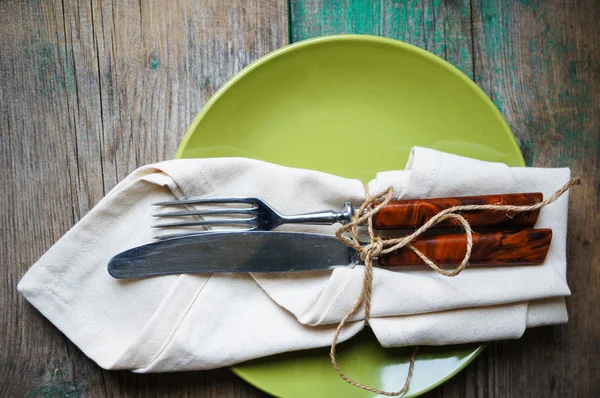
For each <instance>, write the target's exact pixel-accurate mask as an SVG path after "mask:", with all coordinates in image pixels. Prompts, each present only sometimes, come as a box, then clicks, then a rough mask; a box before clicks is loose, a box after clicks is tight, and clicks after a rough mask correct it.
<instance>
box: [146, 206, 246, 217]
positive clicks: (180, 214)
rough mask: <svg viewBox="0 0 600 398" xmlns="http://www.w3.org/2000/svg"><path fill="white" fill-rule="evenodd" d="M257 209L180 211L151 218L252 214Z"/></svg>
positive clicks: (156, 214)
mask: <svg viewBox="0 0 600 398" xmlns="http://www.w3.org/2000/svg"><path fill="white" fill-rule="evenodd" d="M256 209H257V208H256V207H249V208H247V209H205V210H180V211H168V212H163V213H155V214H152V217H183V216H210V215H228V214H252V213H253V212H254V211H255V210H256Z"/></svg>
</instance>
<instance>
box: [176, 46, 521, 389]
mask: <svg viewBox="0 0 600 398" xmlns="http://www.w3.org/2000/svg"><path fill="white" fill-rule="evenodd" d="M414 145H420V146H426V147H430V148H435V149H439V150H443V151H446V152H452V153H456V154H459V155H464V156H470V157H473V158H479V159H484V160H491V161H500V162H504V163H506V164H508V165H511V166H524V161H523V158H522V156H521V152H520V150H519V147H518V145H517V143H516V141H515V139H514V137H513V135H512V133H511V131H510V128H509V127H508V125H507V124H506V122H505V121H504V119H503V118H502V116H501V114H500V112H498V110H497V109H496V107H495V106H494V104H493V103H492V102H491V101H490V99H489V98H488V97H487V96H486V95H485V94H484V93H483V92H482V91H481V90H480V89H479V88H478V87H477V86H476V85H475V84H474V83H473V82H472V81H471V80H469V78H468V77H467V76H465V75H464V74H462V73H461V72H460V71H459V70H457V69H456V68H454V67H453V66H452V65H450V64H448V63H447V62H445V61H444V60H442V59H440V58H438V57H436V56H435V55H432V54H430V53H428V52H426V51H424V50H421V49H419V48H416V47H413V46H411V45H408V44H405V43H402V42H399V41H395V40H390V39H384V38H380V37H372V36H356V35H343V36H329V37H322V38H315V39H311V40H307V41H304V42H300V43H296V44H293V45H289V46H287V47H284V48H281V49H279V50H277V51H275V52H273V53H271V54H269V55H267V56H265V57H263V58H261V59H259V60H258V61H256V62H254V63H253V64H251V65H249V66H248V67H246V68H245V69H244V70H242V71H241V72H240V73H238V74H237V75H236V76H235V77H233V78H232V79H231V80H230V81H229V82H228V83H227V84H225V85H224V86H223V87H222V88H221V89H220V90H219V91H218V92H217V93H216V94H215V95H214V96H213V97H212V98H211V99H210V100H209V101H208V102H207V103H206V105H205V106H204V108H203V109H202V111H201V112H200V113H199V114H198V116H197V117H196V119H195V120H194V122H193V123H192V125H191V126H190V128H189V130H188V131H187V133H186V135H185V137H184V139H183V141H182V143H181V145H180V147H179V150H178V151H177V155H176V157H177V158H193V157H221V156H243V157H249V158H255V159H261V160H265V161H269V162H273V163H278V164H282V165H286V166H291V167H302V168H309V169H315V170H321V171H325V172H329V173H333V174H338V175H341V176H346V177H353V178H359V179H362V180H363V181H367V180H369V179H371V178H372V177H374V176H375V173H376V172H377V171H380V170H390V169H401V168H403V167H404V164H405V162H406V160H407V158H408V154H409V150H410V148H411V147H412V146H414ZM482 349H483V347H482V346H480V345H466V346H452V347H431V348H423V349H422V350H421V352H420V354H419V356H418V360H417V363H416V366H415V374H414V377H413V381H412V383H411V386H410V390H409V391H408V393H407V396H416V395H419V394H421V393H423V392H425V391H427V390H430V389H432V388H433V387H435V386H437V385H439V384H441V383H442V382H444V381H445V380H448V379H449V378H450V377H452V376H453V375H454V374H456V373H457V372H458V371H460V370H461V369H462V368H464V367H465V366H466V365H467V364H468V363H469V362H470V361H472V360H473V359H474V358H475V357H476V356H477V355H478V354H479V353H480V352H481V350H482ZM327 352H328V350H327V349H326V348H324V349H317V350H310V351H301V352H294V353H289V354H284V355H277V356H272V357H268V358H264V359H260V360H256V361H252V362H249V363H246V364H243V365H240V366H236V367H235V368H233V371H234V372H235V373H236V374H238V375H239V376H240V377H242V378H243V379H245V380H246V381H248V382H249V383H251V384H253V385H255V386H256V387H258V388H260V389H262V390H264V391H266V392H268V393H271V394H273V395H276V396H281V397H285V398H296V397H303V398H304V397H348V396H356V397H371V396H373V394H372V393H368V392H365V391H361V390H358V389H356V388H354V387H352V386H350V385H348V384H346V383H344V382H343V381H342V380H341V379H340V378H339V377H338V376H337V374H336V373H335V371H334V370H333V369H332V367H331V364H330V363H329V358H328V356H327ZM409 354H410V349H383V348H381V347H380V346H379V344H378V343H377V342H376V340H375V338H374V337H373V336H372V335H371V333H370V332H369V331H365V332H363V333H361V334H360V335H359V336H356V337H355V338H353V339H352V340H351V341H349V342H347V343H345V344H342V345H341V350H340V364H341V366H342V367H343V368H344V369H345V370H346V371H347V374H348V375H349V376H350V377H352V378H356V379H357V380H359V381H361V382H363V383H366V384H369V385H371V386H374V387H377V388H383V389H389V390H397V389H399V388H400V386H401V385H402V384H403V382H404V377H405V374H406V371H407V369H408V357H409Z"/></svg>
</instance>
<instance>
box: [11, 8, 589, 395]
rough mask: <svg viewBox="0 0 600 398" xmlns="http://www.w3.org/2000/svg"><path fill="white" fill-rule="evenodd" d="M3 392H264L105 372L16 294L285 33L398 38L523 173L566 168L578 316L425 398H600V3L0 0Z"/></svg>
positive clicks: (190, 378) (203, 380) (493, 349)
mask: <svg viewBox="0 0 600 398" xmlns="http://www.w3.org/2000/svg"><path fill="white" fill-rule="evenodd" d="M0 20H1V23H0V43H1V44H0V104H1V106H0V132H1V140H0V143H1V148H2V149H1V151H2V158H1V162H2V163H1V167H2V171H3V173H2V190H1V192H0V198H1V202H0V203H1V204H2V212H1V214H2V215H1V217H2V222H1V226H2V238H1V241H2V246H1V248H2V249H1V252H2V268H1V271H0V286H1V287H0V336H1V339H0V396H2V397H19V396H28V397H33V396H41V397H88V396H89V397H104V396H111V397H112V396H118V397H151V396H172V397H184V396H202V397H230V396H231V397H233V396H235V397H259V396H264V394H263V393H261V392H260V391H258V390H256V389H255V388H253V387H252V386H250V385H248V384H246V383H245V382H243V381H242V380H240V379H238V378H237V377H235V376H234V375H233V374H232V373H230V372H229V371H228V370H226V369H223V370H215V371H210V372H193V373H180V374H159V375H137V374H132V373H129V372H126V371H119V372H116V371H105V370H102V369H100V368H99V367H98V366H97V365H96V364H95V363H93V362H92V361H91V360H89V359H88V358H87V357H85V355H83V354H82V353H81V351H80V350H79V349H78V348H77V347H75V346H74V345H73V344H72V343H71V342H70V341H68V340H67V339H66V338H65V337H64V336H63V335H62V334H61V333H60V332H59V331H58V330H57V329H56V328H55V327H54V326H52V325H51V324H50V323H49V322H48V321H47V320H46V319H45V318H44V317H42V316H41V315H40V314H39V313H38V312H37V311H36V310H35V309H34V308H33V307H32V306H31V305H29V304H28V303H27V302H26V301H25V300H24V299H23V298H22V297H21V296H20V295H19V294H17V292H16V285H17V282H18V280H19V279H20V278H21V276H22V275H23V274H24V273H25V272H26V271H27V269H28V268H29V266H30V265H31V264H32V263H33V262H35V261H36V259H37V258H38V257H39V256H40V255H41V254H42V253H44V252H45V251H46V250H47V249H48V248H49V247H50V246H51V245H52V244H53V243H54V242H55V241H56V240H58V239H59V237H60V236H61V235H62V234H64V233H65V232H66V231H67V230H68V229H69V228H70V227H72V226H73V225H74V224H75V223H76V222H77V220H79V219H80V218H81V217H82V216H83V215H85V214H86V213H87V212H88V211H89V210H90V209H91V208H92V207H93V206H94V205H95V204H96V203H97V202H98V201H99V200H100V199H101V198H102V197H103V196H104V194H106V192H108V190H110V189H111V188H112V187H113V186H114V185H115V184H116V183H117V182H118V181H119V180H121V179H122V178H124V177H125V176H126V175H127V174H128V173H129V172H131V171H132V170H134V169H135V168H136V167H138V166H140V165H143V164H146V163H150V162H156V161H160V160H165V159H169V158H172V157H173V155H174V153H175V150H176V148H177V146H178V144H179V141H180V139H181V138H182V135H183V134H184V132H185V130H186V128H187V126H188V125H189V123H190V122H191V121H192V119H193V118H194V116H195V115H196V113H197V112H198V111H199V110H200V108H201V107H202V105H203V104H204V102H205V101H206V100H207V99H208V98H209V97H210V95H211V94H212V93H213V92H214V91H215V90H216V89H218V88H219V87H220V86H221V85H222V84H223V83H224V82H225V81H226V80H227V79H228V78H230V77H231V76H233V75H234V73H235V72H237V71H239V70H240V69H241V68H242V67H244V66H245V65H247V64H248V63H250V62H252V61H253V60H255V59H257V58H258V57H260V56H262V55H264V54H266V53H268V52H269V51H272V50H274V49H276V48H278V47H281V46H283V45H285V44H287V43H289V42H295V41H298V40H302V39H306V38H310V37H314V36H319V35H326V34H333V33H346V32H351V33H367V34H374V35H382V36H388V37H392V38H396V39H400V40H404V41H406V42H409V43H412V44H414V45H417V46H419V47H422V48H424V49H426V50H428V51H431V52H433V53H435V54H437V55H439V56H441V57H443V58H445V59H447V60H448V61H450V62H451V63H452V64H454V65H456V66H457V67H458V68H460V69H461V70H462V71H463V72H464V73H466V74H467V75H468V76H470V77H471V78H472V79H474V80H475V82H477V84H479V86H480V87H481V88H482V89H483V90H484V91H485V92H486V93H487V94H488V95H489V96H490V97H491V98H492V99H493V101H494V102H495V104H496V105H497V106H498V108H499V109H500V110H501V111H502V113H503V114H504V116H505V118H506V119H507V120H508V122H509V124H510V125H511V127H512V129H513V131H514V133H515V135H516V136H517V139H518V141H519V144H520V146H521V149H522V151H523V153H524V155H525V158H526V160H527V164H528V165H529V166H542V167H558V166H568V167H570V168H571V170H572V172H573V174H574V175H578V176H580V177H582V178H583V185H582V186H580V187H577V188H576V190H575V191H574V192H573V193H572V195H571V207H570V220H569V244H568V253H569V254H568V255H569V272H568V274H569V275H568V281H569V285H570V287H571V289H572V292H573V294H572V296H571V297H570V298H569V299H568V300H567V304H568V309H569V313H570V321H569V323H568V324H567V325H561V326H554V327H543V328H538V329H533V330H529V331H527V332H526V333H525V336H524V337H523V338H521V339H520V340H518V341H506V342H497V343H492V344H491V345H490V346H489V347H488V348H487V349H486V350H485V352H484V353H483V355H481V357H479V358H478V359H477V360H476V361H475V362H474V363H473V364H471V365H470V366H469V367H468V368H467V369H466V370H465V371H463V372H461V373H460V374H459V375H458V376H456V377H455V378H453V379H452V380H451V381H449V382H448V383H446V384H444V385H443V386H441V387H439V388H437V389H436V390H434V391H433V392H431V393H430V394H429V395H428V396H431V397H437V396H440V397H441V396H444V397H487V396H494V397H496V396H507V397H511V396H514V397H564V396H568V397H571V396H573V397H592V396H600V316H599V315H598V310H597V305H599V304H600V249H599V248H600V245H599V244H598V243H597V240H598V239H600V218H599V217H598V211H600V207H599V201H598V195H599V188H600V164H599V162H600V24H599V21H600V2H597V1H595V0H573V1H571V2H563V1H559V0H547V1H542V0H539V1H532V0H528V1H525V0H520V1H501V0H497V1H490V0H479V1H475V0H472V1H466V0H441V1H440V0H437V1H423V2H421V1H394V2H371V1H368V0H348V1H339V0H336V1H324V0H292V1H288V2H285V1H283V0H278V1H276V0H270V1H258V0H245V1H243V0H225V1H219V0H200V1H186V0H180V1H147V0H144V1H142V0H139V1H129V0H125V1H115V0H90V1H87V2H77V1H74V0H36V1H33V0H32V1H8V0H7V1H2V2H0Z"/></svg>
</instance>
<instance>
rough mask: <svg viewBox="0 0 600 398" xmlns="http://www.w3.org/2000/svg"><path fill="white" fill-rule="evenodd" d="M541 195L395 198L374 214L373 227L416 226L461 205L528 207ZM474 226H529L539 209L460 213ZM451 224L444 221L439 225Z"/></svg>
mask: <svg viewBox="0 0 600 398" xmlns="http://www.w3.org/2000/svg"><path fill="white" fill-rule="evenodd" d="M542 199H543V195H542V194H541V193H539V192H535V193H520V194H506V195H485V196H464V197H456V198H437V199H419V200H398V201H392V202H390V203H388V204H387V205H386V206H385V207H383V208H382V209H381V210H380V211H379V213H377V214H376V215H375V216H374V217H373V226H374V227H375V228H376V229H382V230H383V229H403V228H416V227H419V226H421V225H423V224H424V223H425V222H427V221H428V220H429V219H430V218H431V217H433V216H434V215H436V214H437V213H439V212H440V211H442V210H444V209H447V208H450V207H454V206H462V205H495V204H504V205H516V206H529V205H532V204H535V203H538V202H540V201H541V200H542ZM461 214H462V215H463V216H464V217H465V218H466V219H467V221H468V222H469V223H470V224H471V226H472V227H473V228H477V227H484V228H491V227H494V228H496V227H498V228H512V227H520V228H528V227H533V225H534V224H535V222H536V221H537V219H538V215H539V210H536V211H528V212H521V213H512V214H511V213H507V212H506V211H498V210H479V211H471V212H463V213H461ZM449 225H453V224H452V221H445V222H442V223H440V224H438V226H449Z"/></svg>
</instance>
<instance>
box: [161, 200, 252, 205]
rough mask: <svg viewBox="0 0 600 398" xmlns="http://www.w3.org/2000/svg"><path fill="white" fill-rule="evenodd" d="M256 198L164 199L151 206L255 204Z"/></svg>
mask: <svg viewBox="0 0 600 398" xmlns="http://www.w3.org/2000/svg"><path fill="white" fill-rule="evenodd" d="M257 202H258V199H256V198H192V199H182V200H166V201H164V202H158V203H153V204H152V205H153V206H179V205H199V204H211V203H214V204H217V203H245V204H255V203H257Z"/></svg>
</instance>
